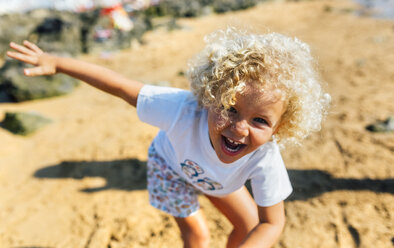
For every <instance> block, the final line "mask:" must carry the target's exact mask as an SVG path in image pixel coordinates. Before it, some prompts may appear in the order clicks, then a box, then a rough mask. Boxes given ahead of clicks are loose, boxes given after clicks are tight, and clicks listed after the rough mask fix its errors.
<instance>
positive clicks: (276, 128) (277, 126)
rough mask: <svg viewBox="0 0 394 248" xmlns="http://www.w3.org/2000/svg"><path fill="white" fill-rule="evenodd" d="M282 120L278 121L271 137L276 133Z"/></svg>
mask: <svg viewBox="0 0 394 248" xmlns="http://www.w3.org/2000/svg"><path fill="white" fill-rule="evenodd" d="M282 124H283V123H282V120H280V121H279V123H278V125H276V127H275V130H274V132H273V133H272V135H275V134H276V133H278V131H279V128H280V127H281V126H282Z"/></svg>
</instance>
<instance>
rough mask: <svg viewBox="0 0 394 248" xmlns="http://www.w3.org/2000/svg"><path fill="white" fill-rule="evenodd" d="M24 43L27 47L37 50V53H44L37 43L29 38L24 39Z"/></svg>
mask: <svg viewBox="0 0 394 248" xmlns="http://www.w3.org/2000/svg"><path fill="white" fill-rule="evenodd" d="M23 45H25V47H27V48H29V49H31V50H33V51H35V52H36V53H39V54H41V53H44V52H43V51H42V50H41V49H40V48H39V47H38V46H37V45H36V44H34V43H31V42H30V41H27V40H25V41H23Z"/></svg>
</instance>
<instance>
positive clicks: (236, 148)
mask: <svg viewBox="0 0 394 248" xmlns="http://www.w3.org/2000/svg"><path fill="white" fill-rule="evenodd" d="M245 147H246V145H245V144H242V143H239V142H236V141H234V140H232V139H229V138H227V137H225V136H222V150H223V151H224V152H225V153H226V154H227V155H230V156H235V155H237V154H239V153H240V152H241V151H242V150H243V149H244V148H245Z"/></svg>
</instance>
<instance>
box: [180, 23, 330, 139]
mask: <svg viewBox="0 0 394 248" xmlns="http://www.w3.org/2000/svg"><path fill="white" fill-rule="evenodd" d="M205 42H206V46H205V48H204V49H203V50H202V51H201V52H200V53H199V54H198V55H197V56H196V57H195V58H194V59H192V60H191V61H190V63H189V69H188V71H187V75H188V77H189V80H190V82H191V89H192V91H193V93H194V95H195V96H196V97H197V99H198V101H199V104H200V106H201V107H204V108H212V107H213V108H215V109H222V110H221V114H222V117H223V118H228V116H227V110H228V109H229V108H230V107H231V106H233V105H235V103H236V95H237V93H242V92H243V90H244V89H245V84H247V83H250V82H253V84H254V85H257V86H258V87H261V88H262V89H267V88H269V89H272V88H276V89H279V90H280V91H281V92H282V93H283V94H282V95H283V96H284V98H285V99H283V100H284V101H285V102H286V103H287V109H286V111H285V113H284V114H283V116H282V120H281V124H280V127H279V129H278V131H277V133H276V134H275V135H274V137H273V138H274V139H275V140H276V141H277V142H278V144H280V145H281V146H284V145H287V144H299V143H300V141H301V140H303V139H304V138H305V137H307V136H308V135H309V134H310V133H311V132H313V131H318V130H320V128H321V122H322V119H323V118H324V116H325V115H326V112H327V109H328V106H329V103H330V95H329V94H327V93H324V91H323V89H322V87H321V85H320V81H321V80H320V78H319V76H318V73H317V70H316V68H315V62H314V60H313V58H312V56H311V53H310V49H309V46H308V45H307V44H305V43H303V42H301V41H300V40H298V39H296V38H290V37H287V36H284V35H281V34H277V33H270V34H264V35H257V34H248V33H246V32H245V31H238V30H236V29H235V28H227V29H226V30H219V31H216V32H214V33H212V34H210V35H208V36H206V37H205Z"/></svg>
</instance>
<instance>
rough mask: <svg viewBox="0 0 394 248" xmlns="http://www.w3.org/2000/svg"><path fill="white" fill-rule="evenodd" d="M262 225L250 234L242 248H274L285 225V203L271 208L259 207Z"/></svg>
mask: <svg viewBox="0 0 394 248" xmlns="http://www.w3.org/2000/svg"><path fill="white" fill-rule="evenodd" d="M258 212H259V218H260V223H259V224H258V225H257V226H256V227H255V228H254V229H253V230H252V231H251V232H250V233H249V234H248V236H247V237H246V239H245V240H244V242H243V243H242V244H241V246H240V247H242V248H246V247H259V248H261V247H264V248H265V247H272V246H273V245H274V244H275V242H276V241H277V240H278V238H279V236H280V234H281V233H282V230H283V227H284V225H285V211H284V203H283V201H282V202H280V203H277V204H275V205H273V206H270V207H260V206H259V207H258Z"/></svg>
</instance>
